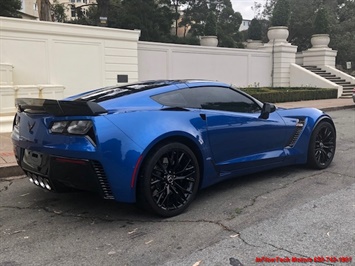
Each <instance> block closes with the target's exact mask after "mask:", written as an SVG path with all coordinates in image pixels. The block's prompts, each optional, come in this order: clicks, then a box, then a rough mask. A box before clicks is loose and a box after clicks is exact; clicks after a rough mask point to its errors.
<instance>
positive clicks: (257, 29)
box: [248, 18, 261, 40]
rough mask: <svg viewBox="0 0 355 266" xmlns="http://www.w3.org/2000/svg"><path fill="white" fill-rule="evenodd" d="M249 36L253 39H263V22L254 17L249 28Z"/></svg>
mask: <svg viewBox="0 0 355 266" xmlns="http://www.w3.org/2000/svg"><path fill="white" fill-rule="evenodd" d="M248 38H249V39H252V40H261V23H260V21H259V20H257V19H256V18H253V19H252V20H251V22H250V25H249V28H248Z"/></svg>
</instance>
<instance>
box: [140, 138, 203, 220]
mask: <svg viewBox="0 0 355 266" xmlns="http://www.w3.org/2000/svg"><path fill="white" fill-rule="evenodd" d="M199 181H200V170H199V164H198V161H197V158H196V156H195V154H194V153H193V152H192V151H191V149H190V148H189V147H187V146H186V145H184V144H182V143H169V144H166V145H163V146H160V147H158V148H156V149H154V151H153V152H152V153H151V154H150V155H149V157H148V159H147V161H146V163H145V164H144V166H143V172H142V176H141V178H140V180H139V182H138V195H137V196H138V200H139V202H140V203H141V205H143V206H144V207H145V208H147V209H149V210H152V211H153V212H155V213H157V214H158V215H160V216H164V217H171V216H175V215H178V214H180V213H182V212H183V211H184V210H185V209H186V208H187V207H188V206H189V205H190V203H191V201H192V200H193V199H194V197H195V196H196V193H197V190H198V186H199Z"/></svg>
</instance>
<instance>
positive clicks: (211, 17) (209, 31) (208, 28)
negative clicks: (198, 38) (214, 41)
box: [204, 11, 217, 36]
mask: <svg viewBox="0 0 355 266" xmlns="http://www.w3.org/2000/svg"><path fill="white" fill-rule="evenodd" d="M204 34H205V36H216V35H217V19H216V15H215V14H214V13H213V12H212V11H210V12H209V13H208V16H207V18H206V24H205V29H204Z"/></svg>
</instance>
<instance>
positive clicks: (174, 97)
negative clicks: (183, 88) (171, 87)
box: [152, 91, 188, 107]
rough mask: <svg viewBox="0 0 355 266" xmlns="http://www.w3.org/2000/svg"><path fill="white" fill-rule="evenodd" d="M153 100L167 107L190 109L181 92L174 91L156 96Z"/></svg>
mask: <svg viewBox="0 0 355 266" xmlns="http://www.w3.org/2000/svg"><path fill="white" fill-rule="evenodd" d="M152 99H153V100H154V101H156V102H158V103H160V104H162V105H165V106H171V107H188V105H187V102H186V100H185V98H184V97H183V96H182V94H181V92H180V91H172V92H167V93H162V94H158V95H154V96H153V97H152Z"/></svg>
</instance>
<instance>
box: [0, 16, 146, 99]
mask: <svg viewBox="0 0 355 266" xmlns="http://www.w3.org/2000/svg"><path fill="white" fill-rule="evenodd" d="M0 29H1V34H0V47H1V49H0V63H2V64H9V65H11V66H13V84H14V85H34V84H60V85H62V86H64V87H66V90H65V96H69V95H72V94H75V93H80V92H83V91H86V90H89V89H94V88H97V87H102V86H105V85H113V84H116V83H117V75H120V74H123V75H125V74H126V75H128V81H129V82H134V81H137V80H138V55H137V41H138V38H139V35H140V31H138V30H134V31H132V30H121V29H108V28H99V27H91V26H82V25H72V24H63V23H55V22H43V21H29V20H23V19H14V18H5V17H0ZM3 77H4V78H5V75H4V76H3ZM0 83H1V81H0Z"/></svg>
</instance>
